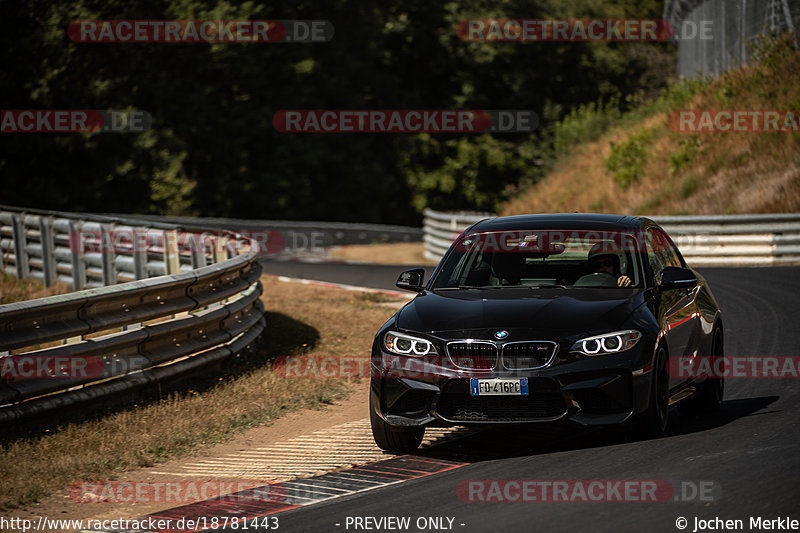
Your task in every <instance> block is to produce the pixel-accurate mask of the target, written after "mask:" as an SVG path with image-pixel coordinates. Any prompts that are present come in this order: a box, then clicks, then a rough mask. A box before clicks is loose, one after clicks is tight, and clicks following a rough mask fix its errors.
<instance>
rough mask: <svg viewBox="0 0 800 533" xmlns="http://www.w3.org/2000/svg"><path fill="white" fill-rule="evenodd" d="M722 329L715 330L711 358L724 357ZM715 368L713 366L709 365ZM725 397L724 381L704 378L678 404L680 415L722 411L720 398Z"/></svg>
mask: <svg viewBox="0 0 800 533" xmlns="http://www.w3.org/2000/svg"><path fill="white" fill-rule="evenodd" d="M723 339H724V338H723V335H722V329H720V328H716V329H715V330H714V336H713V337H712V341H711V356H712V358H717V357H724V356H725V348H724V345H723V342H724V341H723ZM711 366H712V368H715V365H713V364H712V365H711ZM724 395H725V380H724V379H723V378H706V380H705V381H704V382H703V383H702V385H700V387H698V390H697V392H695V393H694V394H693V395H692V397H691V398H688V399H686V400H684V401H682V402H681V403H679V404H678V408H679V409H680V411H681V413H684V414H687V415H698V414H702V413H716V412H719V410H720V409H722V398H723V396H724Z"/></svg>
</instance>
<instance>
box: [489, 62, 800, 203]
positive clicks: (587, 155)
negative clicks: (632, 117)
mask: <svg viewBox="0 0 800 533" xmlns="http://www.w3.org/2000/svg"><path fill="white" fill-rule="evenodd" d="M798 107H800V53H797V52H796V51H795V52H794V53H791V54H789V55H787V56H786V57H782V58H780V59H779V60H778V61H777V62H776V64H773V65H770V66H759V67H749V68H744V69H739V70H735V71H732V72H729V73H727V74H725V75H723V76H721V77H720V78H718V79H716V80H714V81H713V82H712V83H711V84H709V86H707V87H706V88H705V89H704V90H702V91H701V92H700V93H699V94H698V95H696V96H695V97H694V100H693V101H692V102H691V103H690V104H689V105H688V106H686V107H685V108H686V109H709V110H714V109H742V110H756V109H761V110H766V109H774V110H797V109H798ZM795 112H796V111H795ZM642 131H648V132H650V133H651V139H652V141H651V142H649V143H648V145H647V154H646V158H645V161H644V164H643V172H642V176H641V177H640V178H639V179H638V180H637V181H635V182H634V183H633V184H632V185H630V186H629V187H628V188H626V189H623V188H622V187H620V186H619V185H618V184H617V183H616V182H615V181H614V179H613V178H612V176H611V174H610V173H609V172H608V171H607V170H606V160H607V159H608V157H609V154H610V151H611V143H621V142H625V141H626V140H628V139H630V138H631V137H632V136H634V135H636V134H638V133H640V132H642ZM688 144H692V145H693V147H694V148H693V149H691V150H690V153H689V154H688V157H687V158H686V160H685V162H684V163H682V164H678V165H676V164H675V163H674V160H675V158H679V156H680V155H681V154H682V153H684V154H685V153H686V152H687V150H686V147H687V145H688ZM500 211H501V214H503V215H512V214H521V213H541V212H572V211H581V212H606V213H612V212H613V213H633V214H649V215H666V214H719V213H725V214H728V213H731V214H732V213H768V212H797V211H800V134H797V133H776V132H770V133H741V132H705V133H698V134H695V135H692V134H687V133H679V132H675V131H672V130H670V129H669V127H668V125H667V115H666V114H665V113H660V114H656V115H653V116H650V117H649V118H647V119H646V120H644V121H642V122H640V123H638V124H636V125H635V126H629V127H624V128H616V129H613V130H611V131H609V132H608V133H607V134H606V135H605V136H604V137H602V138H601V139H600V140H599V141H597V142H592V143H586V144H583V145H579V146H578V147H576V148H575V149H574V151H573V153H571V154H569V155H568V156H566V157H564V158H562V159H561V160H560V161H559V163H558V164H557V165H556V167H555V168H554V170H553V171H552V172H551V173H550V174H549V175H548V176H547V177H546V178H545V179H544V180H542V181H540V182H539V183H537V184H536V185H534V186H533V187H531V188H530V189H528V190H526V191H524V192H523V193H521V194H520V195H519V196H518V197H516V198H514V199H512V200H510V201H509V202H507V203H506V205H505V206H503V208H502V209H501V210H500Z"/></svg>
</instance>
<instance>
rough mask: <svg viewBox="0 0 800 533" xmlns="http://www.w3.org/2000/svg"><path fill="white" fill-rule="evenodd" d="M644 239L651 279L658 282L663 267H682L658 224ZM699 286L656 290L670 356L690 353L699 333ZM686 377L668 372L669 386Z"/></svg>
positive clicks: (691, 354)
mask: <svg viewBox="0 0 800 533" xmlns="http://www.w3.org/2000/svg"><path fill="white" fill-rule="evenodd" d="M645 242H646V246H647V256H648V260H649V262H650V268H651V270H652V273H653V281H654V283H655V284H656V286H658V284H659V283H660V282H661V274H662V272H663V271H664V268H666V267H668V266H671V267H679V268H683V266H684V265H683V263H682V262H681V260H680V256H679V255H678V252H677V249H676V248H675V245H674V244H673V243H672V241H671V240H670V238H669V237H668V236H667V234H666V233H665V232H664V231H663V230H661V229H660V228H657V227H653V228H649V229H647V230H645ZM698 290H699V287H692V288H690V289H671V290H668V291H660V292H658V298H659V300H660V301H659V305H658V309H659V311H658V319H659V323H660V326H661V332H662V334H663V335H664V337H665V338H666V342H667V350H668V352H669V357H670V359H674V358H678V357H692V356H694V355H696V354H695V351H696V350H695V346H696V345H697V338H698V335H699V331H698V330H699V327H700V324H699V313H698V309H697V304H696V302H695V298H696V296H697V291H698ZM684 381H685V380H684V379H683V378H675V377H672V376H670V389H674V388H676V387H678V386H680V385H681V383H683V382H684Z"/></svg>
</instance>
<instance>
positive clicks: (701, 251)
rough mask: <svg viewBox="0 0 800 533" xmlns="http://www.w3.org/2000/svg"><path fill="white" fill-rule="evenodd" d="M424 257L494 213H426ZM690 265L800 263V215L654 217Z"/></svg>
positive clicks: (436, 256) (440, 253) (436, 254)
mask: <svg viewBox="0 0 800 533" xmlns="http://www.w3.org/2000/svg"><path fill="white" fill-rule="evenodd" d="M424 215H425V219H424V226H423V231H424V237H423V241H424V243H425V257H426V258H428V259H432V260H439V259H441V257H442V256H443V255H444V253H445V252H446V251H447V249H448V248H449V247H450V244H451V243H452V241H453V239H454V238H456V237H457V236H458V235H459V234H460V233H461V232H462V231H464V230H465V229H466V228H467V227H469V226H470V225H472V224H474V223H475V222H478V221H479V220H483V219H485V218H489V217H494V216H496V215H493V214H491V213H469V212H460V213H441V212H437V211H433V210H431V209H427V210H425V213H424ZM650 218H652V219H653V220H654V221H656V222H657V223H658V224H659V225H661V227H663V228H664V230H665V231H666V232H667V233H669V234H670V236H671V237H672V239H673V240H674V241H675V244H677V245H678V248H680V250H681V253H682V254H683V256H684V258H685V259H686V261H687V262H688V263H690V264H691V265H692V266H716V265H720V266H724V265H750V266H758V265H762V266H768V265H778V264H790V263H800V213H790V214H765V215H703V216H659V217H650Z"/></svg>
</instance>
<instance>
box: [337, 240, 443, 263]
mask: <svg viewBox="0 0 800 533" xmlns="http://www.w3.org/2000/svg"><path fill="white" fill-rule="evenodd" d="M424 252H425V246H424V245H423V244H422V243H421V242H399V243H392V244H353V245H349V246H336V247H334V248H331V250H330V254H331V256H333V257H335V258H337V259H344V260H347V261H363V262H365V263H372V264H377V265H419V266H423V265H435V264H436V261H431V260H430V259H426V258H425V256H424V255H423V254H424Z"/></svg>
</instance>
